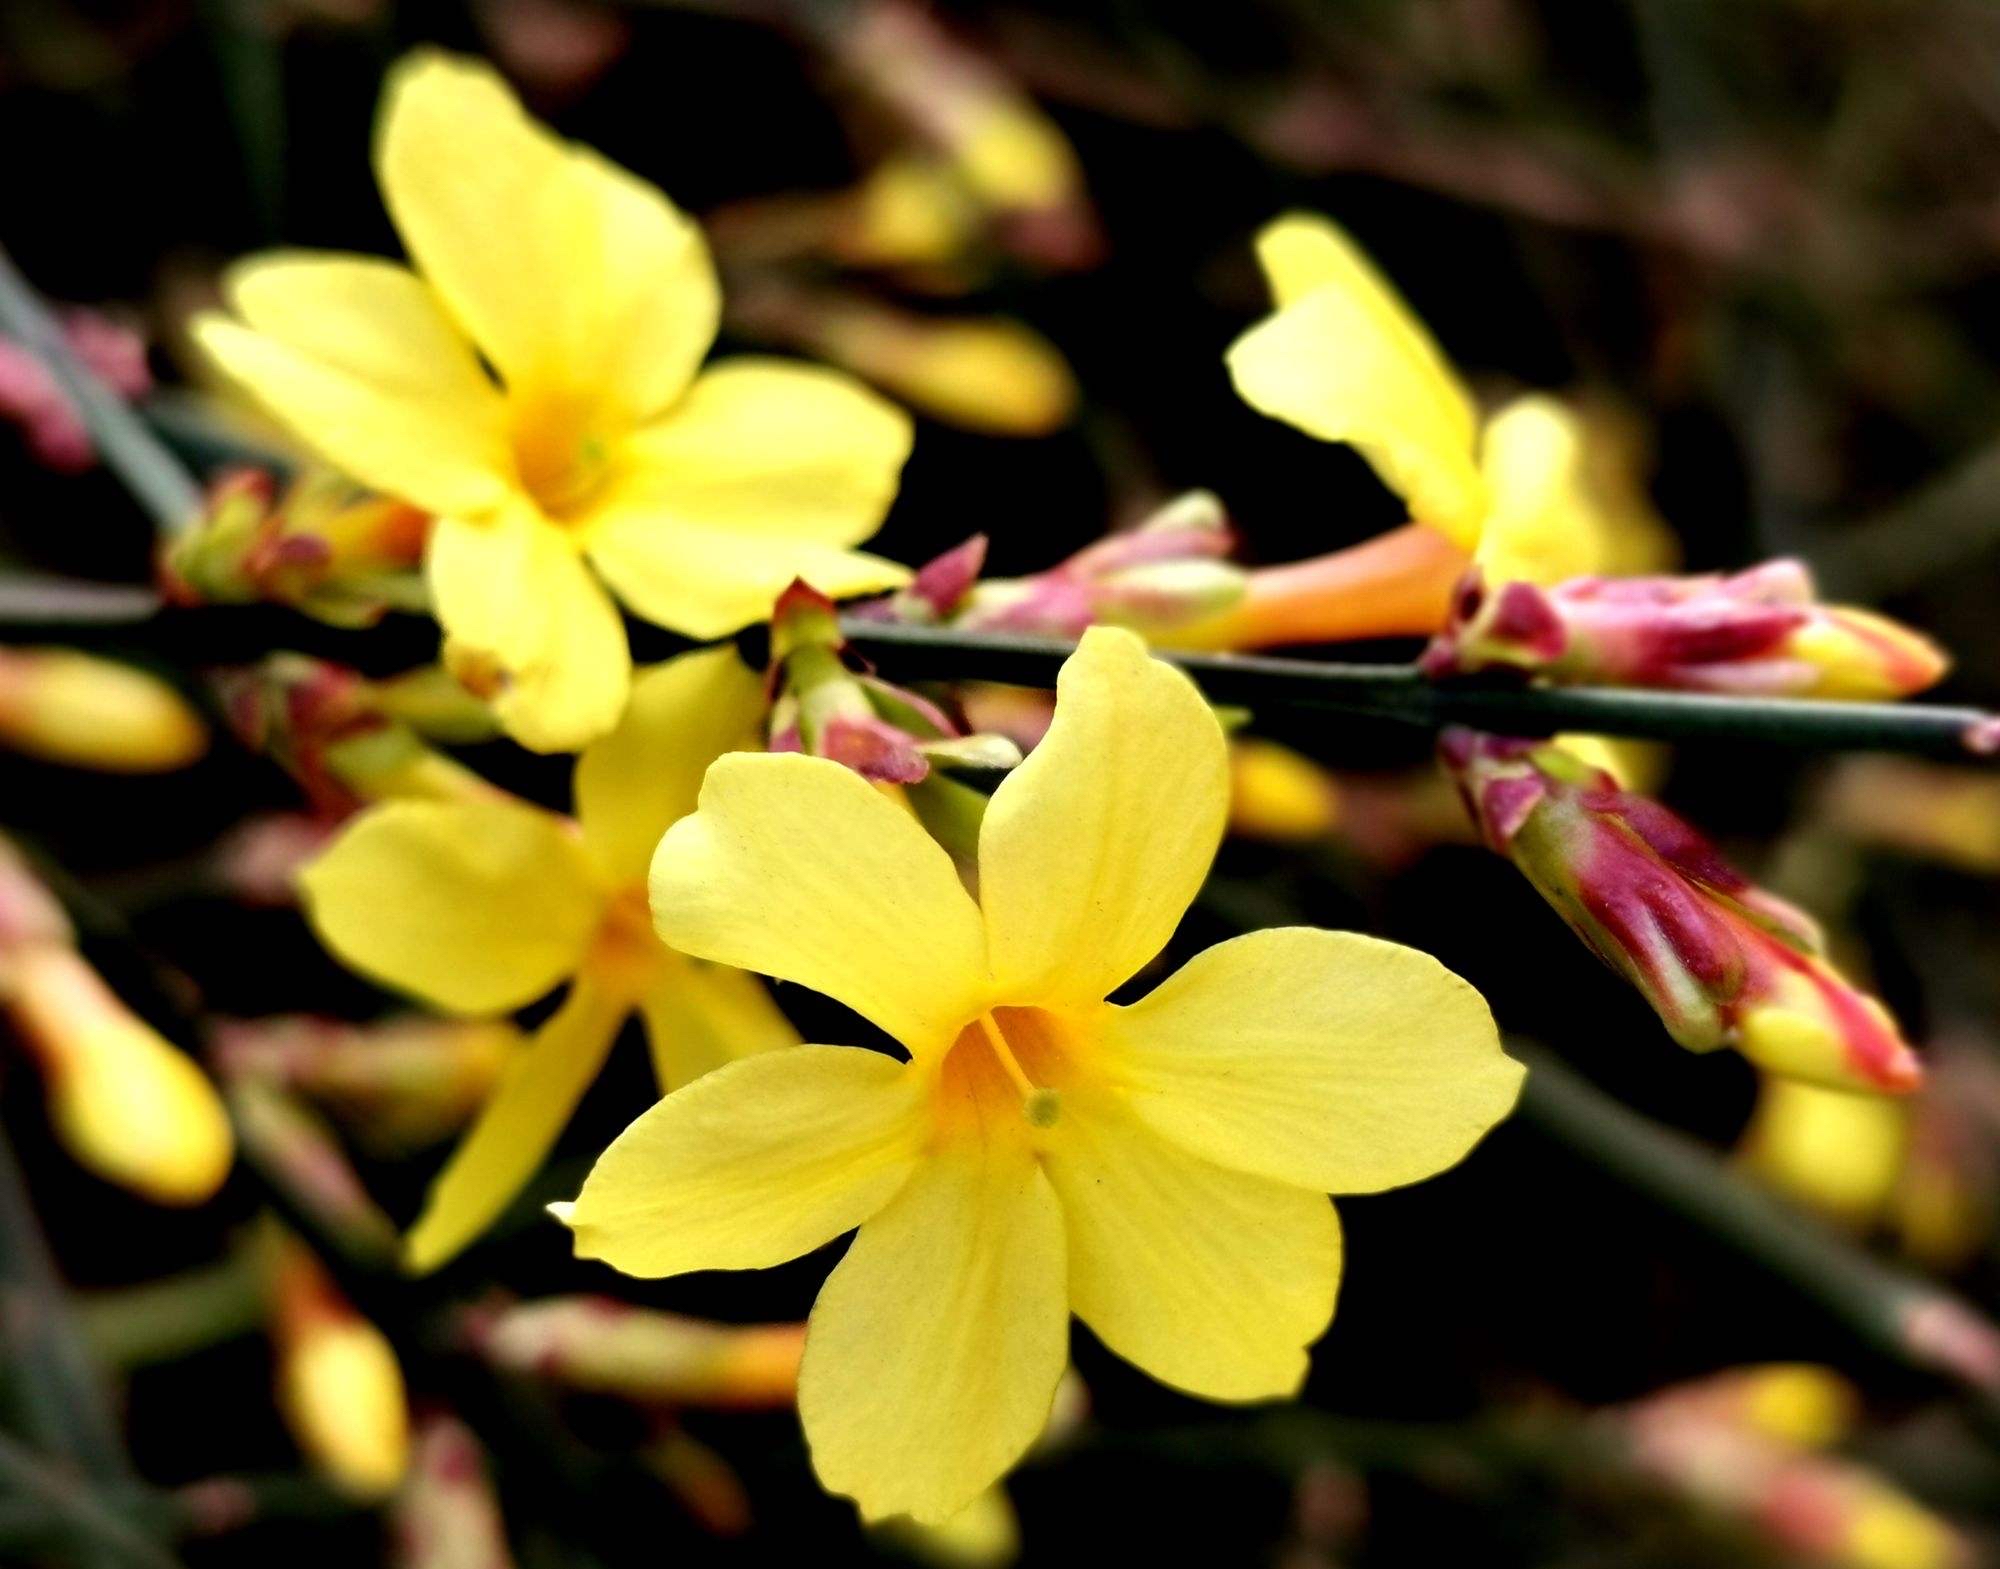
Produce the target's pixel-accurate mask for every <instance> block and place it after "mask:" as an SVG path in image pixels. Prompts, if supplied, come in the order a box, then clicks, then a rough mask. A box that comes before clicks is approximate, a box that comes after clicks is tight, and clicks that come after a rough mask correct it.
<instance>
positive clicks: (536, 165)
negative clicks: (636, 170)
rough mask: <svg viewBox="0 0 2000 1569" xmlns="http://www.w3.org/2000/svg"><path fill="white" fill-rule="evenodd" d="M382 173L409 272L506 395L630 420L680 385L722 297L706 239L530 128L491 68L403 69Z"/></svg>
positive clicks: (394, 92)
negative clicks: (594, 406) (421, 279)
mask: <svg viewBox="0 0 2000 1569" xmlns="http://www.w3.org/2000/svg"><path fill="white" fill-rule="evenodd" d="M376 170H377V175H378V178H379V179H380V181H381V185H382V194H383V197H384V199H385V200H386V201H387V202H388V204H389V211H390V213H391V215H392V216H393V217H394V218H395V220H396V228H397V230H398V231H399V232H400V233H401V234H402V236H403V242H404V244H405V245H407V246H408V247H409V251H410V255H411V257H412V258H413V259H414V260H415V262H416V264H417V267H418V270H419V271H421V272H422V273H423V275H424V276H425V278H426V279H428V280H429V281H430V283H431V285H432V286H433V287H434V288H436V289H437V291H438V293H439V294H440V295H441V296H442V297H443V299H444V301H445V303H446V305H447V306H448V307H449V308H450V310H451V312H452V314H453V315H454V316H455V317H457V319H458V320H459V322H460V323H462V324H463V326H464V327H465V330H466V331H467V332H468V333H470V334H471V336H472V337H473V339H474V340H475V341H476V342H477V343H478V344H479V346H480V348H481V349H483V350H484V351H485V352H486V356H487V358H488V359H489V360H491V361H492V363H493V364H494V365H495V366H496V367H497V368H498V370H499V371H500V374H501V376H502V377H503V378H504V379H505V380H506V382H507V384H508V386H509V388H510V389H513V390H516V391H520V390H523V389H527V390H530V391H531V392H534V393H536V394H539V395H549V394H556V395H564V394H567V395H574V396H579V397H585V398H589V399H592V400H595V401H597V402H598V403H599V404H600V407H601V408H602V409H603V412H604V413H605V414H606V416H607V417H609V418H610V419H611V420H613V421H615V422H621V423H629V422H633V421H638V420H643V419H647V418H650V417H651V416H652V415H654V414H656V413H658V412H659V411H660V410H661V409H663V408H665V407H666V406H667V405H668V404H669V403H671V402H672V401H673V400H674V399H675V398H676V397H678V396H679V395H680V393H681V392H682V391H683V390H684V389H685V388H686V387H687V385H688V382H689V381H690V380H691V379H692V378H693V376H694V371H695V367H696V366H697V365H698V364H699V363H700V362H701V357H702V355H703V354H705V353H706V352H707V351H708V346H709V343H710V342H711V341H712V340H713V339H714V337H715V327H716V321H717V317H718V314H719V311H720V300H721V296H720V293H719V290H718V287H717V284H716V280H715V269H714V266H713V264H712V263H711V262H710V260H709V255H708V247H707V246H706V244H704V242H703V240H702V238H701V232H700V230H699V229H698V228H697V227H696V226H695V225H694V224H693V223H692V222H691V221H690V220H689V219H688V218H687V217H686V216H685V215H684V214H683V213H681V212H680V211H679V209H677V208H676V207H675V206H674V205H673V203H671V202H669V201H668V200H667V199H666V197H665V196H663V195H661V194H660V192H659V191H658V190H656V189H654V187H652V186H651V185H649V184H647V183H646V182H645V181H643V180H641V179H639V178H637V177H636V176H634V175H632V174H630V173H628V172H626V171H625V170H623V169H620V168H618V167H617V166H616V165H614V164H611V163H609V162H607V161H606V160H604V159H602V158H600V157H598V156H597V155H596V154H595V153H592V152H590V151H588V150H587V149H584V148H580V147H574V146H571V145H569V144H567V143H565V142H563V141H561V140H559V139H558V138H556V137H555V136H553V135H551V134H550V133H549V132H548V131H547V130H545V129H544V128H543V127H541V126H540V125H537V124H536V123H535V122H534V121H533V120H531V119H529V118H528V116H527V115H526V114H524V113H523V112H522V110H521V106H520V104H519V103H518V102H517V101H516V100H515V98H514V95H513V94H512V93H511V92H510V91H509V90H508V88H507V86H506V84H505V83H503V82H502V81H501V80H500V78H499V76H498V75H497V74H495V73H494V71H493V70H492V69H491V67H489V66H486V65H484V64H481V63H479V62H477V61H473V60H465V59H456V58H453V57H451V56H449V55H443V54H439V53H437V52H435V51H429V50H426V51H420V52H418V53H416V54H413V55H411V56H409V57H408V58H406V59H405V60H404V61H403V62H402V63H401V64H399V65H398V66H397V67H396V68H395V70H394V71H393V72H391V74H390V77H389V81H388V84H387V87H386V89H385V91H384V94H383V109H382V120H381V127H380V134H379V136H378V139H377V144H376Z"/></svg>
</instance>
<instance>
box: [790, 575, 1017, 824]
mask: <svg viewBox="0 0 2000 1569" xmlns="http://www.w3.org/2000/svg"><path fill="white" fill-rule="evenodd" d="M974 545H976V546H977V547H978V549H977V550H972V549H970V548H969V547H971V546H974ZM983 550H984V541H983V540H973V541H968V542H967V544H966V545H962V546H960V547H959V549H958V550H957V551H954V552H952V553H951V554H950V556H947V557H943V558H940V562H942V563H951V564H950V565H947V566H944V567H943V569H942V570H941V571H940V572H939V573H937V574H935V575H934V576H933V579H932V582H931V583H930V585H929V586H928V588H927V589H926V593H933V592H934V593H936V594H937V595H939V596H940V598H939V599H938V600H937V603H939V604H949V603H950V602H951V601H950V598H949V596H950V595H951V594H952V593H953V588H952V584H953V582H954V581H955V580H956V578H957V577H958V576H959V574H960V572H961V571H962V570H968V569H969V571H970V572H973V573H976V572H977V571H978V561H979V555H980V553H981V552H982V551H983ZM954 557H956V558H958V559H957V561H956V562H953V560H952V558H954ZM939 565H940V563H933V566H934V567H936V566H939ZM927 570H929V569H927ZM922 579H923V574H919V582H920V583H921V582H922ZM929 603H930V601H928V600H925V599H923V598H922V596H919V600H918V604H919V606H920V607H921V606H922V605H925V604H929ZM923 614H924V612H922V611H921V609H920V611H919V615H920V618H921V617H922V615H923ZM771 660H772V663H771V670H770V675H769V678H768V679H769V682H770V688H771V697H772V701H771V718H770V748H771V750H772V751H774V752H809V753H811V754H812V755H814V756H816V757H827V758H831V759H833V761H835V762H837V763H843V764H845V765H846V766H847V767H849V768H852V769H853V770H854V771H855V772H856V773H858V774H860V775H862V776H863V777H864V778H867V779H874V780H877V781H879V782H881V783H883V784H899V785H913V784H918V783H921V782H922V781H923V780H924V779H925V778H926V777H927V776H928V775H929V773H930V771H931V767H932V765H933V764H934V763H939V764H952V763H956V764H958V765H960V766H986V767H1002V768H1004V767H1009V766H1011V765H1012V764H1014V763H1017V762H1019V761H1020V750H1019V748H1017V747H1015V746H1013V745H1012V744H1011V743H1010V742H1008V741H1006V740H1005V739H1004V738H1002V737H1000V736H982V735H969V734H967V733H966V730H965V727H964V726H963V725H961V724H960V723H959V722H958V721H957V720H956V719H954V718H953V717H952V716H951V715H950V714H948V713H946V712H945V711H944V709H942V708H940V707H939V706H938V705H937V704H936V703H933V702H932V701H931V700H930V699H929V698H927V697H924V696H922V695H921V694H919V693H916V692H912V691H910V690H909V689H907V688H905V687H900V686H895V685H892V684H891V683H890V682H887V681H884V680H882V679H881V678H880V677H879V676H876V675H874V674H873V673H872V672H871V671H870V670H869V668H868V666H867V665H866V664H865V662H863V661H862V660H860V659H859V658H857V657H856V656H855V655H854V654H853V653H852V652H851V651H850V650H849V649H848V646H847V640H846V638H845V637H844V636H842V634H841V630H840V619H839V617H838V615H837V614H836V613H835V610H834V605H833V601H832V600H830V599H828V598H827V597H826V596H825V595H824V594H822V593H820V592H819V591H818V590H817V589H815V588H812V587H811V586H810V585H808V584H806V583H803V582H797V583H794V584H792V586H791V587H790V588H788V589H786V590H785V592H784V593H783V594H781V595H780V596H779V598H778V603H777V607H776V609H775V610H774V611H773V612H772V617H771Z"/></svg>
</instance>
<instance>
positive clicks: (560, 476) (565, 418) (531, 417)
mask: <svg viewBox="0 0 2000 1569" xmlns="http://www.w3.org/2000/svg"><path fill="white" fill-rule="evenodd" d="M512 439H513V447H514V467H515V470H516V472H517V473H518V474H519V475H520V479H521V488H522V489H524V490H526V491H527V492H528V494H529V495H530V496H532V497H534V498H535V503H536V505H537V506H539V507H540V508H541V510H542V512H543V513H544V515H546V516H547V517H550V518H552V519H554V520H555V521H556V522H558V523H567V522H570V521H572V520H574V519H575V518H576V517H577V515H578V514H580V513H581V512H583V511H584V510H585V509H586V508H587V507H588V506H589V505H590V503H591V502H592V501H594V500H596V498H597V495H598V493H599V492H600V491H602V490H603V489H604V485H605V482H606V481H607V480H608V479H609V478H610V477H611V453H612V441H611V439H610V437H608V436H607V435H606V434H605V432H604V430H603V429H602V421H601V420H600V419H599V418H598V417H597V410H596V409H594V408H593V407H592V406H591V404H590V402H589V401H588V400H587V399H583V398H579V397H576V396H574V395H565V394H557V393H544V394H541V395H537V396H528V397H520V398H516V399H514V400H513V406H512Z"/></svg>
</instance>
